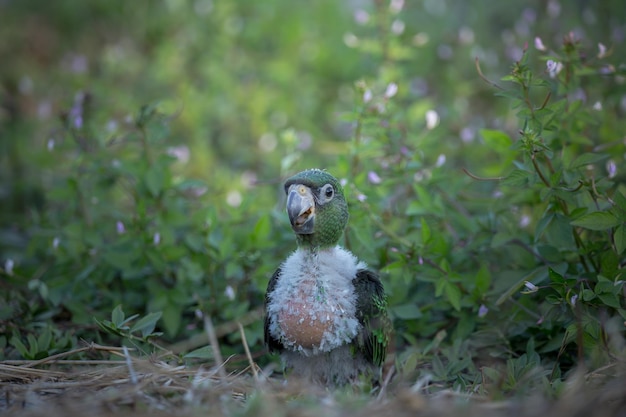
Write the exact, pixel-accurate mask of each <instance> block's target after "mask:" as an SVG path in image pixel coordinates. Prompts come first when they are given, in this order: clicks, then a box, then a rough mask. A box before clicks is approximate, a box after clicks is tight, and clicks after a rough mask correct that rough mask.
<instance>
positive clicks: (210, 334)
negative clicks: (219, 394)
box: [204, 314, 226, 377]
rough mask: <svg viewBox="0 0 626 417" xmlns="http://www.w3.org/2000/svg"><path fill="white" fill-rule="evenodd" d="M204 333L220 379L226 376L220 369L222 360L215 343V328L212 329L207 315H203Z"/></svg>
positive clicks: (211, 323)
mask: <svg viewBox="0 0 626 417" xmlns="http://www.w3.org/2000/svg"><path fill="white" fill-rule="evenodd" d="M204 331H205V333H206V334H207V336H208V338H209V344H210V345H211V349H213V357H214V358H215V363H216V365H217V372H218V373H219V375H220V376H221V377H225V376H226V372H225V371H224V368H223V367H222V365H223V363H224V360H223V359H222V352H220V345H219V343H218V341H217V336H216V335H215V327H213V321H212V320H211V317H210V316H209V315H208V314H205V315H204Z"/></svg>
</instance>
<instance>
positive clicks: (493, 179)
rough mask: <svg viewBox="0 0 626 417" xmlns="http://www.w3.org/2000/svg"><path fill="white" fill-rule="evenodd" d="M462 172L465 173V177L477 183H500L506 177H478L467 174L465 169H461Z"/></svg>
mask: <svg viewBox="0 0 626 417" xmlns="http://www.w3.org/2000/svg"><path fill="white" fill-rule="evenodd" d="M463 172H465V175H467V176H468V177H470V178H473V179H475V180H478V181H502V180H503V179H505V178H506V177H493V178H486V177H479V176H477V175H474V174H472V173H471V172H469V171H468V170H467V169H466V168H463Z"/></svg>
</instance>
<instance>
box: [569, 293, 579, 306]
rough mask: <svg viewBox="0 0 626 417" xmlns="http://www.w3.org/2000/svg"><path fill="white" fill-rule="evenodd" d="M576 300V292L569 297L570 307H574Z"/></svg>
mask: <svg viewBox="0 0 626 417" xmlns="http://www.w3.org/2000/svg"><path fill="white" fill-rule="evenodd" d="M577 300H578V294H574V295H572V298H570V299H569V302H570V304H571V305H572V307H576V301H577Z"/></svg>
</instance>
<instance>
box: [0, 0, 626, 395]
mask: <svg viewBox="0 0 626 417" xmlns="http://www.w3.org/2000/svg"><path fill="white" fill-rule="evenodd" d="M9 3H11V2H9ZM61 3H62V4H64V5H65V6H66V8H69V7H70V3H69V2H61ZM156 3H158V7H154V8H147V6H142V5H140V4H139V3H132V4H129V5H126V6H125V7H124V8H119V7H118V6H116V5H110V4H109V2H105V1H95V2H90V4H91V5H90V6H88V5H83V6H80V10H74V11H69V10H66V9H64V8H62V7H61V8H59V9H58V10H61V11H57V9H55V11H50V13H49V16H45V15H44V14H43V12H45V10H43V11H40V13H32V12H30V11H28V10H25V9H24V8H23V6H21V5H19V4H15V5H12V7H9V6H6V5H0V9H1V8H6V9H7V12H10V13H12V14H13V15H14V16H19V17H23V18H24V19H25V20H26V21H27V22H29V23H28V24H29V25H31V26H37V25H36V23H41V22H43V23H41V24H39V25H38V26H37V27H38V31H35V32H34V33H35V34H34V35H33V34H31V35H25V34H23V33H22V32H20V31H19V30H17V29H16V28H15V27H14V26H11V25H9V26H6V27H5V28H4V29H3V30H4V31H5V32H4V33H5V34H6V38H7V39H10V40H12V42H8V43H7V44H6V45H5V46H3V47H2V48H4V49H0V52H2V54H4V55H7V54H12V55H13V56H15V57H16V59H15V61H14V62H15V63H14V65H13V66H11V67H7V68H5V69H3V70H2V73H0V76H1V77H2V82H3V86H4V87H3V93H2V94H3V96H2V97H3V103H4V108H5V110H4V111H3V113H2V117H1V118H0V123H2V124H1V125H0V128H1V129H2V134H3V136H4V137H7V138H9V140H8V141H6V142H4V143H3V144H2V147H3V148H4V150H6V152H5V153H4V155H7V156H5V157H4V160H3V164H2V165H3V168H2V169H1V171H0V172H1V174H2V176H3V180H4V181H3V184H6V185H2V188H1V190H2V198H3V200H6V202H7V204H6V205H5V207H6V208H7V209H6V211H5V212H4V213H3V214H2V216H3V217H2V219H3V223H2V225H0V233H1V234H2V242H1V243H0V250H2V254H1V256H0V258H1V261H2V262H3V265H4V267H3V269H2V271H0V274H2V282H1V283H0V298H1V300H2V302H1V304H0V346H1V347H2V348H3V349H2V352H3V353H0V355H4V356H2V357H3V358H13V357H23V358H28V359H38V358H42V357H46V356H47V355H51V354H53V353H56V352H58V351H60V350H63V349H68V348H71V347H74V346H76V345H77V343H78V340H79V339H80V338H83V339H87V340H96V341H101V340H102V339H107V340H120V339H122V340H124V342H125V343H126V342H131V343H133V344H135V343H142V344H145V343H147V345H146V346H148V347H149V348H156V349H161V347H160V346H163V345H165V346H176V344H177V343H181V341H187V340H191V339H193V336H194V335H197V334H198V333H201V332H202V331H203V330H202V325H201V320H200V318H202V317H207V316H208V317H211V318H212V320H213V321H215V323H216V324H217V325H218V326H219V325H220V324H225V323H232V322H237V321H243V322H244V324H245V325H246V339H247V343H248V344H249V345H250V347H251V348H252V350H253V352H259V353H261V352H262V324H261V321H260V320H259V318H260V316H261V309H262V300H263V293H264V290H265V286H266V283H267V280H268V278H269V277H270V276H271V274H272V272H273V271H274V269H275V268H276V267H277V266H278V265H279V264H280V262H281V261H282V259H284V258H285V257H286V256H287V254H288V253H289V251H290V250H292V249H293V248H294V241H293V237H292V236H291V234H290V230H289V227H288V224H287V221H286V218H285V217H286V216H285V215H284V213H283V208H282V207H283V202H282V200H281V198H282V197H281V192H280V183H281V179H282V178H285V177H286V176H288V175H289V174H292V173H294V172H296V171H298V170H300V169H305V168H310V167H312V166H320V167H325V168H328V169H329V171H331V172H332V173H333V174H334V175H336V176H337V177H339V178H341V179H342V180H343V181H344V183H345V188H346V196H347V198H348V200H349V202H350V211H351V220H350V225H349V228H348V231H347V233H346V237H345V241H344V242H343V244H344V245H345V246H347V247H348V248H349V249H350V250H352V251H353V252H354V253H355V254H357V255H358V256H359V257H361V258H362V259H364V260H365V261H367V262H368V263H369V264H370V265H371V266H372V267H373V268H375V269H378V270H380V271H381V273H382V275H383V280H384V283H385V287H386V290H387V292H388V293H389V303H390V313H391V315H392V318H393V319H394V325H395V331H396V346H397V357H396V365H397V367H398V369H399V370H400V371H401V372H402V374H403V375H404V377H405V378H407V379H409V380H413V379H420V378H421V379H423V378H426V379H428V380H429V381H432V382H433V384H432V389H433V390H435V389H438V388H439V387H454V388H458V389H461V390H465V391H471V392H475V391H482V392H486V393H494V392H523V391H524V390H526V389H528V388H532V387H535V386H552V387H553V390H554V391H558V389H559V388H560V381H561V378H562V377H563V376H565V375H566V374H567V373H568V372H571V370H572V369H574V367H575V366H576V365H583V364H586V365H587V366H588V367H590V368H592V369H594V368H599V367H602V366H604V365H606V364H610V363H613V362H615V361H623V360H624V359H625V358H624V320H626V305H625V304H624V293H625V291H626V290H625V288H624V284H623V283H624V268H625V264H624V259H625V255H624V254H625V253H626V226H625V224H626V186H625V185H624V183H625V181H624V175H625V172H626V163H625V159H624V142H623V138H624V137H626V132H625V131H624V126H623V123H620V121H621V120H622V119H623V117H624V111H625V109H624V97H626V88H625V87H624V85H625V84H624V76H625V75H626V74H625V70H624V56H623V55H619V52H620V51H621V50H623V48H621V49H620V46H621V45H623V41H620V40H619V39H615V40H613V42H614V43H615V45H610V46H609V47H605V46H604V45H603V44H602V43H600V44H599V46H596V43H597V41H596V40H595V39H594V38H592V37H591V36H593V35H595V36H597V37H598V41H600V42H609V39H607V38H608V36H609V35H608V34H607V33H608V32H604V31H605V30H606V31H608V29H609V27H612V25H613V23H612V22H613V21H612V20H611V21H610V23H611V24H609V25H607V27H602V28H598V27H588V26H593V25H585V24H584V22H583V23H580V22H576V20H575V19H576V17H575V16H576V15H577V14H576V13H574V12H573V11H572V10H569V9H568V8H565V7H564V8H563V10H561V11H559V13H562V16H560V17H561V18H562V19H563V20H564V21H568V22H572V23H571V24H572V25H578V27H580V28H586V29H587V30H588V31H589V32H590V33H589V34H586V35H585V33H584V31H582V29H579V30H577V31H575V32H569V31H568V29H561V30H562V31H563V32H552V29H550V27H551V26H549V23H550V22H554V21H555V20H557V18H556V17H554V16H551V14H550V13H556V12H555V11H554V10H552V11H550V10H547V11H545V10H542V9H541V8H539V7H538V6H537V7H535V5H531V6H528V7H523V6H520V5H516V7H515V8H511V9H510V10H509V5H507V6H506V8H505V7H504V6H493V5H491V3H490V6H489V10H491V13H493V15H496V14H501V15H502V16H503V19H504V17H506V19H504V20H503V22H505V23H503V25H504V26H503V27H498V28H491V27H487V26H486V25H484V24H483V23H484V22H486V21H489V19H490V16H492V15H487V16H482V15H481V14H477V12H476V11H475V10H467V9H466V8H467V7H468V6H467V5H465V3H464V2H458V3H455V4H454V7H453V6H446V5H445V3H444V2H428V1H426V2H423V4H421V3H420V4H419V5H418V4H413V3H411V4H409V2H407V4H406V5H404V4H403V2H401V1H400V2H398V1H392V2H391V3H390V4H388V3H387V2H382V1H375V2H373V4H372V5H371V7H369V8H366V9H356V10H351V9H349V8H348V6H345V5H339V2H333V1H330V0H328V1H321V2H315V4H310V5H306V6H305V5H302V4H299V5H294V4H292V2H288V1H278V0H276V1H274V2H270V3H267V4H266V3H263V2H261V3H258V4H257V3H255V4H253V5H252V4H248V3H245V2H215V3H213V2H202V1H198V2H194V3H193V4H192V3H189V4H187V3H185V2H176V1H167V2H156ZM435 3H437V4H435ZM479 3H480V2H479ZM549 3H550V4H553V3H555V2H549ZM609 3H610V2H609ZM442 4H443V6H441V5H442ZM607 4H608V3H607ZM441 7H443V10H442V9H441ZM446 7H449V8H450V10H449V11H450V16H448V18H444V17H443V16H444V15H445V13H446V10H447V9H446ZM501 7H502V9H501ZM589 7H590V8H588V9H587V16H590V15H593V16H596V17H595V18H596V19H599V18H600V17H606V15H607V10H609V11H610V10H615V15H619V13H618V11H621V10H622V9H623V6H622V5H621V4H620V3H618V2H614V3H612V4H611V5H610V7H608V9H607V10H605V9H604V8H602V7H600V6H598V7H597V8H592V6H589ZM483 9H484V8H482V9H481V8H480V7H478V6H476V10H483ZM505 9H506V10H505ZM277 10H282V11H281V13H280V14H279V13H277ZM137 13H139V14H140V15H142V16H143V17H142V22H141V24H137V25H134V23H136V22H135V21H134V19H133V18H132V16H134V15H136V14H137ZM352 13H354V20H355V21H356V25H355V24H354V23H353V22H351V19H352V16H351V14H352ZM481 13H482V12H481ZM92 14H99V15H100V16H101V17H100V20H99V22H100V25H101V26H96V27H94V31H95V32H96V33H98V34H100V37H99V36H93V37H85V39H83V40H80V36H79V34H81V33H83V32H81V30H82V29H81V28H83V25H84V24H85V23H84V22H82V21H80V19H79V18H78V17H77V16H88V15H92ZM283 14H284V15H283ZM285 16H289V17H288V18H286V17H285ZM13 20H14V21H19V19H13ZM120 21H124V22H125V23H127V24H126V25H120V24H119V22H120ZM322 21H323V22H324V28H325V29H324V30H322V29H320V27H318V24H319V22H322ZM112 27H115V28H119V27H123V28H124V29H122V32H121V33H117V32H115V31H112ZM326 28H328V29H326ZM451 28H454V31H455V36H454V39H450V38H449V37H446V36H447V35H446V33H448V32H449V31H450V29H451ZM511 28H515V29H511ZM593 28H595V30H596V32H594V31H593ZM615 30H617V29H615ZM621 30H623V28H622V29H621ZM534 32H536V33H534ZM50 33H54V34H55V37H52V36H48V35H50ZM495 35H498V36H495ZM29 36H33V37H36V36H41V37H46V36H48V37H49V38H50V42H51V45H50V48H49V50H46V51H41V50H38V49H37V50H35V53H33V52H32V51H31V52H25V51H22V50H20V49H19V48H18V46H17V45H18V44H19V42H20V41H24V42H27V43H29V44H33V45H34V44H36V42H34V40H33V39H31V38H29ZM559 38H562V41H561V43H560V45H559V43H558V42H557V41H556V39H559ZM103 39H104V40H103ZM494 39H498V41H495V40H494ZM499 39H503V42H500V41H499ZM341 41H343V42H341ZM81 42H84V44H81ZM65 43H67V44H69V45H71V48H70V49H68V50H67V51H65V50H63V48H62V46H61V45H62V44H65ZM529 43H530V44H531V45H533V46H528V44H529ZM544 43H545V44H544ZM502 44H504V45H502ZM94 45H96V46H97V48H94ZM93 50H99V51H101V53H100V54H94V53H93V52H90V51H93ZM44 52H45V53H46V54H48V55H45V54H44ZM37 54H40V58H39V60H38V58H37ZM42 54H43V55H42ZM41 56H44V58H45V59H44V58H41ZM475 57H477V58H476V60H474V58H475ZM42 59H43V61H41V60H42ZM46 60H48V61H52V62H55V63H57V64H58V65H59V66H60V67H61V68H62V69H61V70H58V71H56V72H53V75H49V74H48V71H49V68H50V67H51V64H50V63H49V62H48V61H46ZM122 61H123V62H124V66H123V67H122V66H120V65H119V64H120V62H122ZM41 62H44V64H42V63H41ZM511 62H512V63H513V64H512V65H511V64H510V63H511ZM507 66H508V69H507V70H504V69H503V67H504V68H506V67H507ZM23 71H26V72H25V74H28V75H27V76H22V77H21V78H20V75H19V74H21V73H22V72H23ZM504 71H507V72H508V75H506V76H504V77H502V79H501V80H498V81H497V82H494V81H492V80H491V79H492V78H496V76H492V75H491V74H497V73H503V72H504ZM52 85H56V86H57V87H54V89H52V90H50V91H48V90H47V88H46V86H52ZM494 94H495V95H497V97H494ZM36 100H39V102H38V103H37V106H35V105H34V104H33V102H34V101H36ZM145 103H152V104H145ZM34 109H35V110H34ZM133 109H138V110H137V111H134V110H133ZM53 112H57V113H58V114H59V115H60V117H59V118H58V120H55V119H53V118H51V117H50V114H51V113H53ZM37 115H38V116H37ZM5 162H6V163H5ZM5 196H9V197H5ZM123 311H126V312H129V313H131V315H130V316H129V317H126V316H125V314H124V313H123ZM140 317H142V318H140ZM109 318H110V319H109ZM218 333H219V332H218ZM218 335H219V336H220V345H221V348H222V349H223V350H224V353H225V354H228V355H230V354H241V353H242V347H241V341H240V338H241V335H240V333H238V332H236V331H231V332H225V333H223V334H218ZM202 340H203V343H206V342H204V338H203V339H202ZM156 341H158V344H157V342H156ZM200 345H201V344H190V345H188V346H187V348H186V349H185V350H184V351H183V352H175V353H186V352H187V351H189V350H192V349H194V348H196V347H199V346H200ZM196 352H197V351H196ZM205 353H207V352H204V353H202V352H200V353H193V352H192V354H190V355H188V356H187V357H202V358H211V355H210V354H208V353H207V354H205ZM198 355H199V356H198ZM258 359H259V361H260V362H261V363H263V364H265V363H267V361H268V360H269V359H268V358H267V357H259V358H258ZM235 363H236V361H235Z"/></svg>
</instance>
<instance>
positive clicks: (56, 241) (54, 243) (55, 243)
mask: <svg viewBox="0 0 626 417" xmlns="http://www.w3.org/2000/svg"><path fill="white" fill-rule="evenodd" d="M59 243H61V239H59V238H58V237H55V238H54V239H52V249H57V248H58V247H59Z"/></svg>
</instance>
